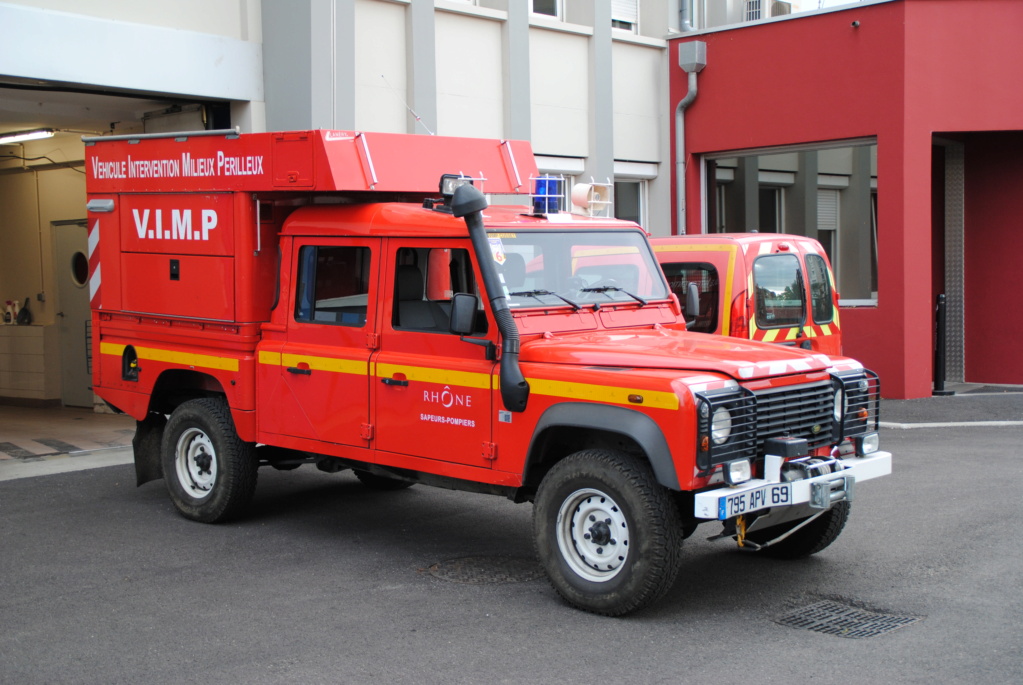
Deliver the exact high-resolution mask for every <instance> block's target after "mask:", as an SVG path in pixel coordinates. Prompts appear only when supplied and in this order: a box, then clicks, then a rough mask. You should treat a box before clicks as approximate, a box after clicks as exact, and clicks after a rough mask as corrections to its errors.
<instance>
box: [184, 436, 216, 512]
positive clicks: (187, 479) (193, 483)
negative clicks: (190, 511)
mask: <svg viewBox="0 0 1023 685" xmlns="http://www.w3.org/2000/svg"><path fill="white" fill-rule="evenodd" d="M174 465H175V469H176V471H177V476H178V482H179V483H180V484H181V487H182V488H184V490H185V492H186V493H188V494H189V495H191V496H192V497H194V498H196V499H204V498H206V497H208V496H209V495H210V493H211V492H213V485H214V484H215V483H216V481H217V453H216V451H215V450H214V449H213V442H212V441H211V440H210V438H209V436H208V435H206V433H204V432H203V431H202V430H200V429H198V428H189V429H187V430H185V431H184V432H183V433H182V434H181V437H179V438H178V444H177V447H176V450H175V455H174Z"/></svg>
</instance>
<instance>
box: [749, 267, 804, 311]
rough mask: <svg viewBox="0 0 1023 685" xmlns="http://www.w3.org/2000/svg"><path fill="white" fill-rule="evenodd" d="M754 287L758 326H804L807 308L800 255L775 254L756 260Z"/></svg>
mask: <svg viewBox="0 0 1023 685" xmlns="http://www.w3.org/2000/svg"><path fill="white" fill-rule="evenodd" d="M753 288H754V291H755V293H756V317H757V326H758V327H759V328H781V327H783V326H799V325H802V323H803V319H804V312H805V311H806V299H805V298H804V296H803V278H802V272H801V270H800V266H799V258H798V257H796V255H794V254H772V255H764V256H763V257H757V260H756V261H755V262H753Z"/></svg>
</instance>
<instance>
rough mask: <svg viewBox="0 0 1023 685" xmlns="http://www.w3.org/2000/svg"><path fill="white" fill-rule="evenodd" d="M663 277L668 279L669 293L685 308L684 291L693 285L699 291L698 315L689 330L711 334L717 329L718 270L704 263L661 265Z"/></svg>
mask: <svg viewBox="0 0 1023 685" xmlns="http://www.w3.org/2000/svg"><path fill="white" fill-rule="evenodd" d="M661 269H662V270H663V271H664V276H665V277H666V278H667V279H668V285H669V286H670V287H671V292H673V293H675V294H676V295H678V300H679V302H681V303H682V306H683V307H685V304H686V289H687V288H688V287H689V284H690V283H695V284H696V287H697V288H699V289H700V313H699V315H698V316H697V317H696V323H695V324H693V325H692V326H691V327H690V328H689V330H691V331H696V332H698V333H713V332H714V331H716V330H717V327H718V299H719V292H720V290H719V288H720V286H719V285H718V270H717V269H715V268H714V265H713V264H707V263H706V262H675V263H671V264H661Z"/></svg>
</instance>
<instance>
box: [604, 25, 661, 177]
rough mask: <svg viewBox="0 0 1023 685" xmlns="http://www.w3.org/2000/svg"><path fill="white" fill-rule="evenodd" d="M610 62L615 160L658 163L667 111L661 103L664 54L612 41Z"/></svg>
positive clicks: (643, 47) (659, 51)
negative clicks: (612, 89) (611, 63)
mask: <svg viewBox="0 0 1023 685" xmlns="http://www.w3.org/2000/svg"><path fill="white" fill-rule="evenodd" d="M613 60H614V61H613V64H614V74H613V78H614V156H615V159H622V160H629V161H633V162H658V161H661V159H662V157H664V156H665V155H666V154H667V149H666V147H665V145H664V142H665V141H663V140H662V139H661V136H660V133H661V124H662V121H663V118H664V113H665V112H666V111H667V102H666V101H665V102H662V93H663V91H664V84H665V83H667V73H666V72H665V71H664V69H663V68H662V64H663V62H664V52H663V51H662V50H658V49H651V48H649V47H646V46H643V45H635V44H632V43H624V42H620V41H615V43H614V46H613Z"/></svg>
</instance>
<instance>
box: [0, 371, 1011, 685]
mask: <svg viewBox="0 0 1023 685" xmlns="http://www.w3.org/2000/svg"><path fill="white" fill-rule="evenodd" d="M970 390H974V389H973V388H970ZM3 416H4V413H3V410H2V409H0V419H2V418H3ZM882 421H883V422H884V426H885V427H884V428H883V429H882V431H881V434H882V435H881V437H882V448H883V449H887V450H889V451H891V452H892V453H893V455H894V464H895V465H894V471H893V473H892V475H891V476H888V477H885V478H881V479H878V480H875V481H870V482H866V483H862V484H859V486H858V487H857V488H856V494H855V501H854V503H853V514H852V517H851V518H850V521H849V524H848V525H847V527H846V529H845V531H844V532H843V533H842V535H841V536H840V537H839V539H838V540H837V541H836V542H835V543H834V544H833V545H831V546H830V547H829V548H827V549H826V550H824V551H822V552H821V553H819V554H818V555H816V556H814V557H812V558H810V559H807V560H802V561H797V562H782V561H774V560H770V559H764V558H761V557H759V556H758V555H756V554H751V553H748V552H743V551H740V550H737V549H736V548H735V545H734V543H731V542H729V541H716V542H710V541H708V540H707V537H708V536H710V535H712V534H713V533H715V532H717V531H716V524H707V525H705V526H701V528H700V529H699V530H698V531H697V532H696V534H694V535H693V536H692V537H691V538H689V539H688V540H686V542H685V547H684V550H685V554H686V565H685V567H684V568H683V571H682V575H681V578H680V581H679V583H678V585H677V586H676V587H675V589H674V590H672V591H671V592H670V593H669V594H668V595H667V596H666V597H665V598H664V599H663V600H662V601H661V602H660V603H659V604H658V605H657V606H655V607H652V608H650V609H648V610H646V611H643V612H640V613H637V614H635V615H633V616H630V617H626V618H623V619H608V618H602V617H598V616H593V615H589V614H585V613H582V612H579V611H576V610H574V609H572V608H570V607H568V606H566V605H565V604H564V603H563V602H561V601H560V599H559V598H558V597H557V595H556V594H555V593H554V591H553V590H552V589H551V588H550V586H549V585H548V584H547V583H546V581H545V579H544V578H543V577H542V575H541V574H540V573H539V568H538V566H537V564H536V559H535V554H534V552H533V546H532V541H531V538H532V536H531V524H530V517H531V508H530V506H529V505H517V504H513V503H511V502H508V501H506V500H504V499H501V498H498V497H492V496H486V495H474V494H469V493H462V492H449V491H446V490H439V489H434V488H427V487H423V486H416V487H414V488H411V489H409V490H405V491H400V492H391V493H381V492H374V491H370V490H368V489H366V488H364V487H362V486H361V484H360V483H359V482H358V481H357V480H356V479H355V478H354V477H352V476H351V475H350V474H346V473H342V474H334V475H328V474H324V473H320V472H318V471H316V470H315V469H312V468H309V467H303V468H301V469H299V470H297V471H291V472H277V471H273V470H268V469H263V470H261V471H260V474H259V479H260V482H259V485H258V487H257V491H256V497H255V500H254V502H253V504H252V506H251V508H250V510H249V512H248V514H247V515H246V516H245V517H244V518H243V519H241V520H239V521H236V522H234V523H231V524H225V525H215V526H211V525H202V524H197V523H193V522H190V521H186V520H184V519H183V518H181V517H180V516H178V515H177V513H176V512H175V510H174V508H173V506H172V505H171V503H170V501H169V500H168V498H167V495H166V491H165V488H164V486H163V484H162V483H160V482H154V483H148V484H146V485H144V486H142V487H141V488H136V487H135V479H134V471H133V468H132V466H131V465H130V463H128V462H129V461H130V449H129V448H126V447H116V446H115V447H113V448H112V449H110V448H106V449H103V448H97V449H95V450H87V451H80V452H78V453H74V454H73V455H71V454H70V453H69V455H64V456H61V455H59V454H49V455H37V456H34V457H22V458H10V459H6V460H3V459H0V474H2V473H3V472H4V470H5V469H11V468H13V467H15V466H18V465H19V464H20V465H21V466H33V465H36V466H43V465H46V464H52V463H54V462H63V463H65V464H76V463H77V464H86V463H87V460H90V459H94V458H96V457H98V456H100V455H104V454H106V455H110V454H122V455H123V456H124V457H125V461H124V462H123V463H117V464H114V465H108V466H103V467H96V468H85V469H81V470H74V471H68V472H64V473H51V474H49V475H45V476H31V475H19V476H18V477H15V478H10V479H6V480H3V482H0V550H3V552H2V554H0V683H5V684H6V683H12V684H13V683H18V684H19V685H23V684H26V683H29V684H31V683H141V682H145V683H175V684H177V683H199V682H202V683H234V682H245V683H246V684H259V683H371V682H380V683H444V684H445V685H447V684H450V683H479V682H487V683H527V682H529V683H555V682H556V683H593V682H604V681H622V682H629V683H673V684H676V683H702V682H712V683H715V684H719V685H721V684H723V685H729V684H731V683H736V684H739V683H742V684H744V685H745V684H748V683H750V682H756V683H786V684H790V683H800V682H809V681H812V682H814V683H815V684H821V685H828V684H831V683H834V684H839V683H841V684H843V685H848V684H850V683H853V684H856V683H895V684H900V683H927V684H929V685H930V684H933V683H968V684H969V685H983V684H986V683H999V684H1000V683H1010V682H1023V631H1021V630H1020V617H1021V616H1023V593H1020V591H1019V589H1020V588H1021V587H1023V533H1021V531H1020V528H1019V526H1016V525H1015V522H1016V520H1017V519H1018V518H1019V514H1020V511H1021V506H1020V504H1019V502H1020V497H1019V487H1020V486H1019V484H1020V482H1021V478H1023V460H1021V459H1020V455H1019V445H1020V443H1021V439H1023V393H1021V392H1016V391H1015V390H1014V389H1008V391H1007V390H1006V389H1005V388H995V389H994V391H993V392H992V389H991V388H986V389H977V391H974V392H963V393H961V394H958V395H956V396H953V397H935V398H926V399H924V400H909V401H884V402H883V407H882ZM78 423H80V422H78ZM964 423H969V424H971V425H968V426H962V425H960V424H964ZM934 424H938V425H934ZM0 426H2V427H0V443H4V442H5V440H4V439H3V437H4V436H3V431H4V430H6V429H7V427H6V424H5V423H0ZM113 430H115V431H117V430H123V428H115V429H113ZM7 442H10V441H7ZM67 442H68V444H73V441H71V440H68V441H67ZM0 478H2V476H0ZM854 619H855V620H854ZM843 621H853V622H854V623H855V625H856V626H857V629H860V628H862V627H864V626H865V627H866V634H864V635H858V634H855V633H856V630H852V629H850V628H849V627H848V625H846V626H845V627H843Z"/></svg>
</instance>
